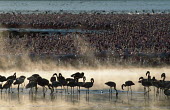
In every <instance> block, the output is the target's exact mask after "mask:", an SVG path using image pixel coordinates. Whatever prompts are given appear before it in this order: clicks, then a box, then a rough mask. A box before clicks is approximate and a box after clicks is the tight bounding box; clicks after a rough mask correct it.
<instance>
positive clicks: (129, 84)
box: [122, 81, 135, 94]
mask: <svg viewBox="0 0 170 110" xmlns="http://www.w3.org/2000/svg"><path fill="white" fill-rule="evenodd" d="M133 85H135V83H133V82H132V81H126V82H125V84H122V90H124V89H123V87H124V86H125V87H126V86H128V91H127V93H128V92H129V88H130V90H131V94H132V88H131V86H133Z"/></svg>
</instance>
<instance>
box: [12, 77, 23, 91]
mask: <svg viewBox="0 0 170 110" xmlns="http://www.w3.org/2000/svg"><path fill="white" fill-rule="evenodd" d="M25 78H26V77H25V76H20V77H19V78H16V80H15V82H14V85H16V84H18V92H19V86H20V84H22V83H23V82H24V80H25ZM22 91H23V89H22Z"/></svg>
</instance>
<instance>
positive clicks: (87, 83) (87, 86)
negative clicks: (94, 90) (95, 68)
mask: <svg viewBox="0 0 170 110" xmlns="http://www.w3.org/2000/svg"><path fill="white" fill-rule="evenodd" d="M93 83H94V79H93V78H91V82H85V83H84V85H83V87H85V88H87V91H86V93H88V94H89V88H91V87H92V86H93Z"/></svg>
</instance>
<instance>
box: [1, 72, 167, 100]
mask: <svg viewBox="0 0 170 110" xmlns="http://www.w3.org/2000/svg"><path fill="white" fill-rule="evenodd" d="M146 76H147V78H144V77H140V78H139V81H138V82H139V83H141V85H142V86H143V87H144V94H149V92H150V91H151V89H150V87H151V86H153V87H154V93H155V92H156V94H157V95H158V94H159V93H160V92H161V91H163V93H164V94H165V95H166V96H170V81H166V80H165V79H166V74H165V73H162V74H161V78H162V79H161V80H158V79H156V78H155V77H151V75H150V71H147V72H146ZM25 79H26V77H25V76H23V75H22V76H20V77H18V78H17V77H16V73H14V74H13V75H11V76H8V77H5V76H1V75H0V82H1V84H0V89H1V92H2V90H3V89H6V92H7V89H8V92H13V91H12V90H11V89H12V85H13V84H14V85H18V87H17V90H18V92H19V90H20V85H22V84H23V83H24V81H25ZM80 79H83V81H82V82H81V81H80ZM27 80H28V84H27V85H26V86H25V88H26V89H28V88H30V92H33V89H34V91H35V92H37V90H38V85H39V86H41V87H42V88H43V93H44V94H45V93H46V91H47V90H48V89H50V90H51V94H53V93H54V91H55V90H56V92H57V91H58V90H57V87H61V88H63V90H64V91H65V92H66V93H70V92H68V88H69V87H70V88H71V94H74V88H75V87H77V93H80V91H81V90H80V88H81V87H84V88H86V89H87V90H86V94H89V89H90V88H91V87H92V86H93V84H94V79H93V78H91V80H90V81H89V82H86V77H85V75H84V73H83V72H82V73H80V72H76V73H74V74H72V75H71V77H70V78H65V77H64V76H63V75H62V74H61V73H59V74H57V73H54V74H53V75H52V77H51V78H50V81H49V80H47V79H45V78H42V77H41V76H40V75H39V74H33V75H31V76H30V77H28V78H27ZM3 82H5V83H4V84H3ZM105 84H106V85H107V86H109V87H110V89H109V93H112V88H114V90H115V93H116V97H118V90H117V89H116V83H115V82H113V81H109V82H106V83H105ZM133 85H135V84H134V83H133V81H130V80H129V81H126V82H125V83H124V84H122V86H121V88H122V90H124V87H128V90H127V93H128V92H129V90H130V91H131V94H132V88H131V86H133ZM146 88H148V90H146ZM155 88H157V90H156V91H155ZM22 92H23V88H22Z"/></svg>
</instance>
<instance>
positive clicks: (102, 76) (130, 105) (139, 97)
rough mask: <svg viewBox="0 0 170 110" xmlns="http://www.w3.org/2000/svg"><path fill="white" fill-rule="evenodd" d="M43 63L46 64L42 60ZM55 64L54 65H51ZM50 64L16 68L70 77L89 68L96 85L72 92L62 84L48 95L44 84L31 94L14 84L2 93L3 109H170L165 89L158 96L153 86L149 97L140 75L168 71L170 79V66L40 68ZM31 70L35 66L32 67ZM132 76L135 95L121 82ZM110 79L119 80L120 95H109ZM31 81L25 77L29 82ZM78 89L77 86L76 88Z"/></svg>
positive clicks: (6, 74)
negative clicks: (86, 89)
mask: <svg viewBox="0 0 170 110" xmlns="http://www.w3.org/2000/svg"><path fill="white" fill-rule="evenodd" d="M41 66H42V64H41ZM50 67H51V68H53V67H52V66H50ZM50 67H48V66H47V65H46V66H45V65H43V66H42V67H40V66H38V67H36V66H34V69H35V68H37V70H34V72H31V71H30V72H29V71H23V72H22V71H16V72H17V76H20V75H25V76H27V77H28V76H30V75H31V74H33V73H39V74H40V75H41V76H42V77H44V78H47V79H50V77H51V76H52V74H53V73H54V72H57V73H59V72H61V73H62V74H63V76H65V77H70V75H71V74H73V73H75V72H77V71H80V72H82V71H83V72H85V76H86V78H87V81H89V80H90V78H92V77H93V78H94V80H95V82H94V86H93V87H92V88H91V89H90V93H89V95H86V92H85V89H84V88H82V89H81V92H80V95H77V93H76V92H75V94H70V89H69V93H66V94H65V92H64V91H62V90H61V89H60V88H58V89H59V90H58V93H54V94H53V95H50V90H48V91H47V92H46V94H45V96H44V95H43V93H42V89H41V87H39V89H38V93H37V94H35V93H33V94H29V89H24V92H20V93H19V94H18V92H17V89H16V87H15V86H13V91H14V93H8V92H5V90H3V92H2V93H1V94H0V109H1V110H23V109H24V110H39V109H40V110H47V109H50V110H56V109H57V110H113V109H115V110H125V109H127V110H169V109H170V103H169V101H170V98H167V97H166V96H165V95H164V94H163V93H161V94H160V95H159V96H158V97H156V96H155V95H154V92H153V91H154V88H153V87H151V92H150V95H149V97H148V96H144V92H143V87H142V86H141V84H139V83H138V78H139V77H140V76H143V77H146V75H145V73H146V71H148V70H149V71H150V72H151V76H155V77H156V78H157V79H161V77H160V75H161V74H162V72H165V73H166V74H167V78H166V80H169V79H170V76H169V71H170V69H169V68H168V67H165V68H131V67H129V68H121V67H119V68H114V67H113V68H107V67H100V69H73V68H72V69H71V68H67V69H66V68H57V67H56V68H55V70H53V69H52V70H53V71H49V70H43V71H40V68H46V69H50ZM28 68H29V70H31V67H30V66H29V67H28ZM0 74H1V75H5V76H9V75H12V74H13V71H7V72H1V73H0ZM127 80H132V81H133V82H134V83H135V85H134V86H132V90H133V92H132V95H131V94H130V93H129V94H127V92H126V91H127V88H125V90H124V91H123V90H121V85H122V84H123V83H124V82H125V81H127ZM107 81H114V82H116V83H117V89H118V90H119V95H118V98H116V96H115V93H113V94H112V95H109V92H108V87H107V86H106V85H105V84H104V83H105V82H107ZM27 82H28V81H25V84H27ZM75 90H76V89H75Z"/></svg>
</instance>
